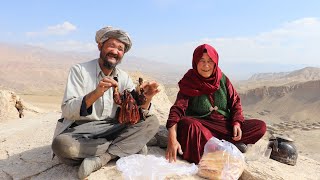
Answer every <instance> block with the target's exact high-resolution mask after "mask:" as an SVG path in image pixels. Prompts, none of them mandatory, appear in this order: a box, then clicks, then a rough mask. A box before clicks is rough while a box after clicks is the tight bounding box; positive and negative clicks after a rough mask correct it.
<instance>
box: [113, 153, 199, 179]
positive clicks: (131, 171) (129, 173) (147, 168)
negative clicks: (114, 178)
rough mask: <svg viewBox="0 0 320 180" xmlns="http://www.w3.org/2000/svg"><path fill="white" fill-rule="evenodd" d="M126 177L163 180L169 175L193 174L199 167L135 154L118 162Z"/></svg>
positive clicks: (117, 164)
mask: <svg viewBox="0 0 320 180" xmlns="http://www.w3.org/2000/svg"><path fill="white" fill-rule="evenodd" d="M116 166H117V169H118V170H119V171H121V172H122V175H123V176H124V178H125V179H130V180H134V179H136V180H161V179H164V178H165V177H166V176H169V175H179V176H181V175H193V174H196V173H197V171H198V167H197V166H196V165H195V164H194V163H192V164H181V163H169V162H168V160H166V159H165V158H164V157H156V156H154V155H146V156H145V155H141V154H133V155H130V156H127V157H122V158H120V159H119V160H118V161H117V162H116Z"/></svg>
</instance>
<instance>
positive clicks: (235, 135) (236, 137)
mask: <svg viewBox="0 0 320 180" xmlns="http://www.w3.org/2000/svg"><path fill="white" fill-rule="evenodd" d="M241 137H242V130H241V128H240V125H234V126H233V137H232V139H233V140H234V141H239V140H240V139H241Z"/></svg>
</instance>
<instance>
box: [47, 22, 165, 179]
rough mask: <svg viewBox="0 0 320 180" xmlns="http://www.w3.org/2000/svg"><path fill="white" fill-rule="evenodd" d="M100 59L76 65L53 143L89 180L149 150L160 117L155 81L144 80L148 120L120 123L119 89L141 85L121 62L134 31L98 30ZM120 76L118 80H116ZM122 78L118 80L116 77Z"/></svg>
mask: <svg viewBox="0 0 320 180" xmlns="http://www.w3.org/2000/svg"><path fill="white" fill-rule="evenodd" d="M95 38H96V42H97V43H98V49H99V51H100V58H99V59H95V60H92V61H89V62H85V63H81V64H77V65H75V66H73V67H71V70H70V73H69V77H68V81H67V85H66V89H65V93H64V97H63V102H62V105H61V109H62V118H61V119H60V120H58V123H57V127H56V130H55V134H54V139H53V142H52V150H53V153H54V154H55V155H56V156H57V157H58V158H59V160H60V161H61V162H63V163H65V164H68V165H79V164H81V165H80V167H79V171H78V176H79V178H80V179H84V178H86V177H87V176H89V175H90V173H91V172H93V171H96V170H98V169H100V168H101V167H102V166H104V165H106V164H107V163H108V162H109V161H110V160H111V159H114V158H116V157H123V156H128V155H131V154H135V153H147V152H146V151H147V147H146V143H147V142H148V141H149V140H150V139H151V138H152V137H153V136H154V135H155V134H156V132H157V131H158V128H159V121H158V119H157V118H156V116H154V115H151V114H150V111H149V110H150V107H151V99H152V97H153V96H154V95H155V94H157V93H158V92H159V90H158V84H157V83H156V82H154V81H152V82H147V83H144V84H143V85H142V86H141V88H143V89H144V95H145V98H146V103H144V104H143V105H141V106H140V108H141V112H142V113H143V117H144V118H143V119H141V120H140V121H139V122H138V123H136V124H133V125H131V124H130V125H128V124H120V123H119V122H118V121H117V119H116V118H115V117H116V111H117V108H118V107H119V105H117V104H116V103H115V102H114V99H113V92H114V89H115V88H117V89H118V90H119V92H123V91H124V90H130V91H132V90H133V89H134V88H135V85H134V84H133V82H132V80H131V78H130V77H129V76H128V74H127V73H126V72H124V71H122V70H120V69H119V68H118V67H117V65H118V64H119V63H120V62H121V60H122V57H123V56H124V54H125V53H126V52H128V51H129V50H130V48H131V45H132V43H131V39H130V37H129V35H128V34H127V33H126V32H124V31H122V30H120V29H116V28H113V27H110V26H108V27H104V28H102V29H100V30H98V31H97V33H96V37H95ZM115 77H116V78H115ZM115 79H117V81H116V80H115Z"/></svg>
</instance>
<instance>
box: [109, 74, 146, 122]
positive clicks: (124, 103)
mask: <svg viewBox="0 0 320 180" xmlns="http://www.w3.org/2000/svg"><path fill="white" fill-rule="evenodd" d="M115 80H116V81H117V79H115ZM113 99H114V101H115V103H116V104H118V105H120V107H119V108H118V110H117V113H116V118H117V119H118V121H119V123H121V124H136V123H137V122H139V120H140V119H141V117H143V116H142V112H141V109H140V108H139V106H140V105H143V104H144V103H145V102H146V98H145V96H144V94H143V91H142V93H140V94H139V93H138V92H136V91H134V90H133V91H131V92H130V91H129V90H124V91H123V93H122V94H120V93H119V90H118V88H117V87H116V88H115V89H114V92H113Z"/></svg>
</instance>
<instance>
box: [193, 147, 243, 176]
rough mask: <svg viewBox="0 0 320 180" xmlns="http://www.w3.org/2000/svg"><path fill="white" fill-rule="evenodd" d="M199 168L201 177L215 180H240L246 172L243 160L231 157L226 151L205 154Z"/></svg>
mask: <svg viewBox="0 0 320 180" xmlns="http://www.w3.org/2000/svg"><path fill="white" fill-rule="evenodd" d="M198 167H199V170H198V175H199V176H200V177H203V178H207V179H213V180H219V179H222V178H223V179H238V178H239V177H240V175H241V173H242V171H243V170H244V164H243V160H242V159H241V158H236V157H234V156H231V155H230V154H229V153H227V152H226V151H215V152H210V153H207V154H204V155H203V156H202V158H201V160H200V162H199V166H198Z"/></svg>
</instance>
